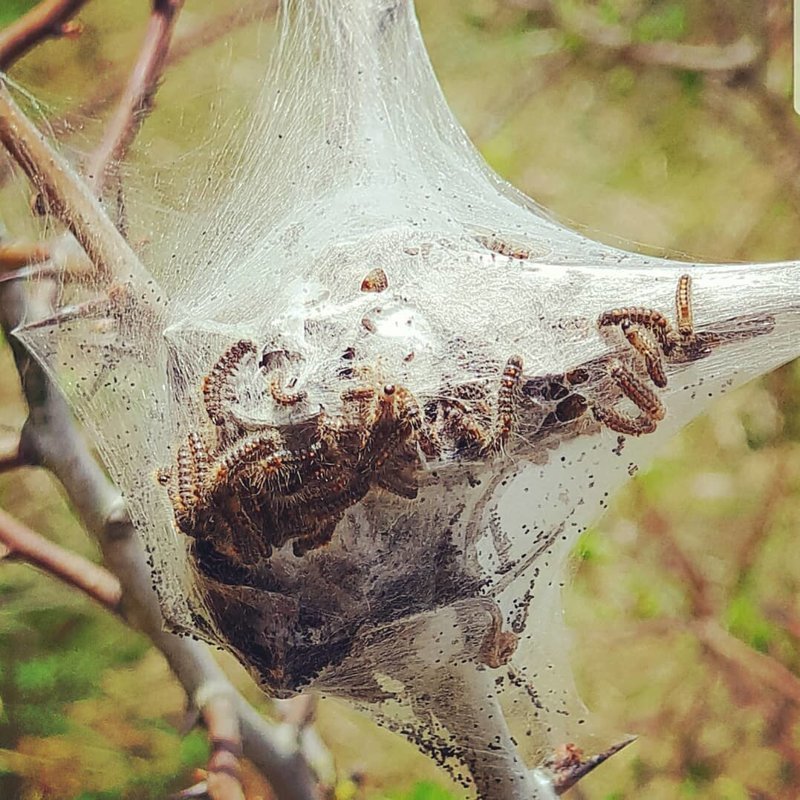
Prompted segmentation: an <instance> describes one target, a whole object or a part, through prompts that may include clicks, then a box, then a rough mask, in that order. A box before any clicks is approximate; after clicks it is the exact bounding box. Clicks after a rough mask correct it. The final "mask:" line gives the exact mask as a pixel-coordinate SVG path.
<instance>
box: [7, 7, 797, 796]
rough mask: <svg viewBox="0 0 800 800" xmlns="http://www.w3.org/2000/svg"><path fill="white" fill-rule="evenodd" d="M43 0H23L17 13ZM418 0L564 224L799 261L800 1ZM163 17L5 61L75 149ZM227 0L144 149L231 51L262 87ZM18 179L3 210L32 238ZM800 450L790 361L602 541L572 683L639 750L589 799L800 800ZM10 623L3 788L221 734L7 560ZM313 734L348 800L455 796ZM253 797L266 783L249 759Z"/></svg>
mask: <svg viewBox="0 0 800 800" xmlns="http://www.w3.org/2000/svg"><path fill="white" fill-rule="evenodd" d="M32 5H34V3H33V2H29V0H4V2H3V3H2V6H1V7H0V25H8V24H10V23H12V22H13V21H14V20H15V19H17V18H18V17H19V15H20V14H22V13H23V12H25V11H26V10H28V9H29V8H30V7H31V6H32ZM240 5H243V6H244V5H245V4H244V3H242V4H240ZM417 10H418V14H419V17H420V21H421V24H422V29H423V33H424V36H425V39H426V42H427V44H428V47H429V50H430V53H431V58H432V60H433V63H434V67H435V69H436V71H437V74H438V76H439V79H440V81H441V82H442V84H443V86H444V90H445V94H446V96H447V97H448V99H449V101H450V103H451V105H452V106H453V108H454V110H455V113H456V115H457V116H458V118H459V119H460V120H461V121H462V123H463V124H464V125H465V127H466V128H467V130H468V132H469V134H470V135H471V137H472V138H473V141H475V143H476V144H477V145H478V147H479V148H480V149H481V151H482V153H483V154H484V156H485V157H486V158H487V160H488V161H489V162H490V164H491V165H492V166H493V167H494V168H495V169H496V170H497V171H498V172H500V173H501V174H502V175H504V176H505V177H506V178H508V179H509V180H510V181H512V182H513V183H515V184H516V185H517V186H519V187H520V188H521V189H522V190H523V191H525V192H526V193H528V194H530V195H531V196H533V197H534V198H536V199H537V200H538V201H539V202H540V203H541V204H542V205H544V206H545V207H547V208H549V209H552V210H553V212H554V213H555V214H556V215H558V216H559V217H560V218H561V219H564V220H569V221H570V222H571V223H572V224H573V225H575V226H577V227H579V228H581V229H583V230H584V231H585V232H589V233H590V234H591V235H593V236H595V237H596V238H600V239H603V240H605V241H608V242H611V243H614V244H620V243H627V245H626V246H628V247H632V248H640V249H641V248H652V249H654V250H656V251H657V252H660V253H667V254H670V255H672V256H673V257H680V255H681V254H686V257H687V258H688V257H691V258H696V259H703V260H718V261H725V260H728V261H732V260H735V261H745V260H779V259H788V258H796V257H797V256H798V254H799V253H800V225H798V217H799V216H800V128H798V125H797V121H796V119H795V115H794V112H793V110H792V105H791V54H792V40H791V25H792V18H791V5H790V3H789V2H788V0H785V1H784V2H777V1H776V0H761V1H760V2H757V3H753V2H750V0H596V1H591V0H417ZM148 13H149V7H148V4H147V3H146V2H144V0H142V2H138V0H125V2H123V3H113V4H112V3H107V2H102V1H101V0H95V2H91V3H88V4H87V5H86V7H85V8H84V9H83V10H82V11H81V13H80V16H79V20H80V23H81V27H82V31H81V32H80V35H77V31H76V32H75V33H76V35H75V36H68V37H63V38H60V39H57V40H53V41H48V42H46V43H44V44H43V45H41V46H40V47H38V48H36V49H35V50H34V51H32V52H31V53H30V54H29V55H27V56H26V57H25V58H24V59H22V60H21V61H20V62H19V63H18V64H17V65H16V66H15V68H14V70H13V71H12V73H11V74H12V76H13V77H14V78H15V79H16V80H17V81H19V82H20V83H21V84H22V85H23V86H26V87H30V88H31V89H32V91H34V92H35V93H36V95H37V97H38V98H40V100H41V102H42V103H43V104H44V106H46V107H47V116H49V117H52V118H53V119H57V120H60V122H54V123H53V124H54V130H55V132H56V133H58V134H59V135H60V136H62V137H64V138H65V141H66V142H68V144H69V146H70V147H72V148H75V150H76V151H80V150H81V149H90V144H89V143H91V142H92V141H93V134H95V133H96V131H97V130H98V129H99V128H98V125H97V122H96V120H97V119H98V118H101V117H102V116H103V114H105V113H106V112H107V109H108V106H109V102H108V99H113V98H114V97H115V95H116V94H117V93H118V89H119V86H120V84H121V80H122V78H123V77H124V75H125V73H126V69H128V68H129V66H130V63H131V61H132V60H133V58H134V57H135V54H136V52H137V49H138V47H139V44H140V40H141V36H142V30H143V28H144V26H145V24H146V20H147V17H148ZM219 13H221V12H220V9H219V6H218V5H217V4H215V3H213V2H212V0H202V2H201V1H200V0H189V2H188V3H187V5H186V8H185V10H184V13H183V15H182V17H181V20H180V24H179V27H178V31H177V34H176V37H177V38H176V45H175V48H174V52H178V53H181V52H182V51H181V47H182V46H183V47H184V51H185V52H184V56H182V57H181V58H182V59H183V58H184V57H185V58H187V59H188V62H189V64H191V63H194V65H195V66H194V68H193V69H194V73H193V72H192V71H191V69H192V68H191V67H190V66H187V63H186V62H185V61H181V62H180V63H176V64H175V65H174V66H173V67H171V68H170V71H168V72H167V81H166V82H165V85H164V87H163V90H162V93H161V94H160V95H159V98H160V99H159V103H160V105H161V106H162V108H163V110H164V113H163V114H159V113H156V114H154V116H153V117H152V119H151V120H148V122H147V123H146V125H145V130H144V131H143V136H146V137H149V141H152V140H154V139H156V138H158V136H159V135H160V132H161V131H162V130H163V129H164V127H165V126H167V125H168V122H169V109H170V106H171V105H172V103H173V102H174V101H175V99H176V98H179V97H181V95H182V94H183V95H187V94H188V95H189V97H188V100H185V102H187V103H190V104H191V103H195V104H198V105H202V104H207V102H208V99H207V97H206V96H205V95H204V94H203V92H202V91H201V89H200V88H198V84H201V83H203V80H204V79H203V76H199V77H198V76H197V74H196V73H197V70H196V67H197V63H198V60H199V63H202V64H206V65H209V64H211V63H216V62H219V61H221V62H224V64H225V65H228V64H229V63H231V55H230V54H231V51H232V50H235V52H236V62H235V63H236V65H237V67H236V68H237V70H241V71H242V74H243V76H244V78H243V79H244V80H246V79H247V77H248V76H249V75H250V74H255V72H254V71H253V70H254V69H255V67H254V65H253V64H252V63H249V62H248V58H250V59H251V60H252V53H253V52H255V48H257V47H261V48H263V47H269V44H270V39H269V37H268V36H267V35H263V34H262V35H261V36H254V35H252V34H251V33H249V32H248V31H247V30H246V29H237V30H229V31H228V32H227V35H223V34H225V31H226V29H225V25H224V24H217V25H216V27H215V25H214V23H213V20H214V18H215V15H218V14H219ZM209 22H210V23H211V25H210V27H207V25H208V23H209ZM226 24H227V23H226ZM198 31H199V32H203V31H205V36H201V35H200V33H198ZM192 37H194V38H192ZM203 85H205V84H204V83H203ZM187 87H189V88H187ZM159 126H162V128H159ZM133 163H134V164H135V154H134V162H133ZM15 191H16V195H15V194H13V193H12V194H9V192H8V191H7V192H6V193H5V194H4V195H3V196H2V197H3V201H2V202H3V203H4V206H3V209H2V211H3V218H4V222H5V224H6V226H7V227H8V228H9V230H13V231H14V232H15V233H16V232H17V231H19V230H24V222H23V221H22V216H21V215H20V216H15V214H17V213H18V212H16V211H14V210H13V209H12V200H16V199H18V196H19V189H18V188H17V189H16V190H15ZM16 205H18V204H16ZM16 205H15V206H14V207H15V208H16ZM0 359H2V360H0V374H1V375H2V376H3V379H2V380H0V408H2V425H3V431H2V432H3V433H7V434H8V435H9V436H13V434H14V432H15V431H18V430H19V428H20V427H21V425H22V423H23V422H24V419H25V414H26V409H25V406H24V404H23V402H22V400H21V397H20V393H19V388H18V384H17V378H16V372H15V370H14V366H13V362H12V359H11V355H10V352H9V349H8V348H7V347H4V348H3V350H2V351H1V352H0ZM799 438H800V367H798V365H797V364H790V365H787V366H786V367H784V368H783V369H781V370H779V371H778V372H776V373H774V374H773V375H771V376H770V377H769V378H768V379H766V380H765V381H763V382H760V383H758V384H752V385H749V386H747V387H745V388H743V389H742V390H740V391H738V392H736V393H735V394H733V395H732V396H730V397H729V398H727V399H726V400H723V401H722V402H717V403H716V404H715V406H714V407H713V409H712V411H711V413H710V414H708V415H706V416H705V417H704V418H702V419H700V420H698V421H697V422H696V423H695V424H694V425H692V426H691V427H690V428H689V429H688V430H687V431H685V432H684V433H683V435H681V436H680V437H679V438H678V439H677V440H675V441H674V442H673V443H672V444H671V446H670V447H669V449H668V450H667V452H665V453H662V454H661V457H660V458H659V460H658V461H657V462H655V464H654V465H653V466H652V467H651V468H650V469H649V470H648V471H647V472H646V473H644V474H640V475H639V476H637V478H636V480H635V481H634V482H633V483H632V484H631V485H630V486H629V487H628V488H627V490H626V491H625V492H623V493H622V494H621V495H620V496H619V497H618V498H617V500H616V502H615V504H614V507H613V509H612V511H611V512H610V513H608V514H607V515H606V516H605V518H604V519H603V521H602V522H601V523H600V524H599V525H598V526H597V527H596V528H595V529H593V530H591V531H589V532H588V533H587V534H586V535H585V536H584V538H583V540H582V542H581V544H580V546H579V547H578V549H577V552H576V559H575V560H576V571H575V578H574V580H573V583H572V586H571V587H570V589H569V591H568V592H567V594H566V597H565V606H566V613H567V616H568V619H569V621H570V623H571V625H572V628H573V630H574V633H575V658H574V661H575V666H576V670H577V672H578V676H579V685H580V686H581V689H582V694H583V696H584V698H585V700H586V702H587V704H588V705H589V706H590V708H591V709H592V710H593V711H594V712H595V714H596V715H597V717H598V718H600V720H601V721H602V724H603V726H604V727H606V728H608V729H611V730H617V731H619V732H634V733H638V734H639V735H640V739H639V741H638V742H637V743H636V744H635V745H633V746H632V747H630V748H628V750H626V751H624V752H623V753H621V754H620V755H618V756H616V757H615V758H614V759H612V760H611V761H610V762H609V763H608V764H607V765H606V766H604V767H603V768H602V769H600V770H598V771H597V772H596V773H594V774H593V775H592V776H590V777H589V778H587V779H586V780H585V781H584V782H582V783H581V784H579V786H578V787H577V788H575V789H573V790H572V796H573V797H576V798H578V797H582V798H592V799H593V800H594V799H597V800H599V799H600V798H603V799H604V800H611V799H612V798H634V797H647V798H648V799H649V800H658V799H659V798H669V799H670V800H672V799H673V798H683V797H687V798H688V797H692V798H720V800H722V799H725V800H737V799H738V798H773V797H774V798H789V797H796V796H800V750H799V749H798V742H800V739H799V738H798V734H800V730H798V710H799V706H800V677H798V670H800V648H799V647H798V645H799V643H800V605H799V604H798V591H797V590H798V585H800V556H799V555H798V551H797V548H795V547H793V546H792V537H793V533H794V527H795V520H797V519H798V512H800V444H799V443H798V439H799ZM0 506H2V508H4V509H6V510H8V511H9V512H11V513H13V514H14V515H15V516H16V517H17V518H19V519H21V520H22V521H24V522H25V523H27V524H28V525H30V526H31V527H32V528H35V529H37V530H38V531H40V532H41V533H43V534H45V535H46V536H47V537H48V538H51V539H52V540H54V541H56V542H58V543H60V544H62V545H64V546H65V547H67V548H69V549H71V550H75V551H77V552H79V553H81V554H82V555H84V556H86V557H88V558H91V559H94V560H97V559H98V554H97V552H96V550H95V547H94V545H93V544H92V542H91V541H90V540H89V539H88V538H87V537H86V535H85V534H84V533H83V531H82V529H81V527H80V526H79V524H78V523H77V522H76V520H75V519H74V517H73V516H72V514H71V512H70V508H69V505H68V504H67V503H66V502H65V500H64V498H63V496H62V494H61V492H60V491H59V489H58V486H57V484H56V483H55V482H54V481H53V480H52V479H51V478H50V477H49V476H48V474H46V473H45V472H44V471H40V470H35V469H24V470H14V471H8V472H6V473H4V474H2V475H0ZM0 614H1V615H2V617H0V702H1V703H2V705H1V706H0V797H1V798H15V799H16V798H26V799H28V798H30V799H31V800H32V799H33V798H42V800H44V799H45V798H47V799H48V800H49V798H81V799H82V800H90V799H92V800H94V799H95V798H96V799H97V800H100V799H101V798H102V800H112V798H126V799H127V798H131V799H132V798H136V799H137V800H138V799H139V798H141V799H142V800H144V799H145V798H147V799H149V798H153V799H155V798H163V797H164V796H165V795H167V794H169V793H170V792H174V791H178V790H180V789H182V788H184V787H186V786H188V785H189V784H191V783H192V781H193V776H192V773H193V770H195V769H196V768H198V767H201V766H203V765H204V764H205V762H206V760H207V758H208V744H207V743H206V738H205V736H204V735H203V734H202V733H201V732H197V731H194V732H192V733H190V734H188V735H182V733H181V731H182V729H183V728H184V727H185V721H184V702H185V701H184V695H183V692H182V691H181V688H180V686H179V685H178V683H177V682H176V681H175V680H174V679H173V678H172V676H171V673H170V671H169V669H168V667H167V665H166V663H165V662H164V660H163V658H162V657H161V656H160V655H159V654H158V653H157V652H156V651H155V650H153V649H152V648H151V647H150V646H149V644H148V642H147V640H146V639H144V638H143V637H140V636H138V635H135V634H133V633H131V631H130V630H129V629H128V628H126V627H125V626H124V625H123V624H122V623H120V622H118V621H117V620H116V619H115V618H113V617H112V616H110V615H109V614H108V613H107V612H105V611H103V610H102V609H99V608H98V607H97V606H95V605H94V604H92V603H91V601H89V600H88V599H86V598H85V597H84V596H82V595H81V594H79V593H77V592H75V591H72V590H70V589H67V588H65V587H64V586H62V585H61V584H58V583H55V582H54V581H53V580H52V578H50V577H48V576H46V575H43V574H40V573H38V572H35V571H34V570H32V569H31V568H30V567H28V566H26V565H23V564H18V563H14V562H13V561H12V560H6V561H5V562H2V561H0ZM225 663H226V667H227V668H229V669H230V670H231V671H232V674H234V675H235V677H236V680H237V682H238V683H239V685H241V686H243V687H244V690H245V692H246V693H247V695H248V697H249V698H250V699H251V700H252V701H253V702H254V703H255V704H256V705H257V706H259V707H260V708H262V709H263V711H264V713H267V714H274V712H275V709H274V708H273V707H272V706H271V705H269V704H268V703H267V702H266V701H265V700H264V699H262V698H261V697H260V696H259V693H258V692H257V691H256V690H255V689H253V687H252V686H251V685H249V683H248V681H247V679H246V678H245V677H244V676H243V675H242V673H241V671H240V670H238V668H237V667H236V666H235V665H234V664H232V663H231V662H230V660H229V659H225ZM316 725H317V729H318V730H319V732H320V734H321V736H322V739H323V740H324V741H325V742H326V743H327V745H328V746H329V747H330V749H331V751H332V753H333V755H334V757H335V761H336V765H337V771H338V776H339V783H338V788H337V792H338V795H337V796H339V797H341V798H345V797H364V798H370V799H372V798H405V799H406V800H411V798H413V799H414V800H444V799H445V798H448V797H459V796H460V795H459V793H458V791H457V790H456V789H455V788H454V787H453V786H452V785H451V784H450V783H449V782H448V780H447V777H446V776H445V775H443V774H441V773H439V772H437V771H436V770H435V768H434V767H433V766H431V765H430V764H429V763H428V762H427V761H426V760H425V759H424V758H423V757H421V756H418V755H417V754H416V753H415V751H414V750H413V749H412V748H411V747H410V746H409V745H407V744H406V743H404V742H403V741H401V740H399V739H397V738H396V737H393V736H391V735H389V734H387V733H385V732H383V731H377V730H376V729H375V728H374V726H373V725H371V724H370V723H369V722H367V721H365V720H364V719H362V718H360V717H358V716H357V715H356V714H354V713H352V712H351V711H349V710H348V709H346V708H345V707H343V706H342V705H341V704H338V703H335V702H332V701H323V702H322V703H321V704H320V707H319V709H318V715H317V723H316ZM351 776H356V777H357V779H356V780H350V779H349V778H350V777H351ZM247 788H248V793H249V795H250V796H253V797H257V796H264V797H266V796H269V790H268V788H267V787H266V786H265V785H264V784H263V782H259V780H258V779H257V778H256V776H255V775H251V774H250V773H248V783H247Z"/></svg>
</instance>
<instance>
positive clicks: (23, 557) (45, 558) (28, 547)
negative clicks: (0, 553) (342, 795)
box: [0, 509, 122, 614]
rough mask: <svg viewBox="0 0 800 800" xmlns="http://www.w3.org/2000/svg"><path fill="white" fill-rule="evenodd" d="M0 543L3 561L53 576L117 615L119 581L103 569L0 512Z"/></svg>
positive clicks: (120, 593)
mask: <svg viewBox="0 0 800 800" xmlns="http://www.w3.org/2000/svg"><path fill="white" fill-rule="evenodd" d="M0 542H2V543H3V544H4V545H5V547H6V550H7V553H6V556H5V557H6V558H12V559H15V560H17V559H18V560H20V561H24V562H25V563H27V564H30V565H31V566H33V567H38V568H39V569H41V570H44V571H45V572H47V573H49V574H50V575H53V576H55V577H56V578H58V579H59V580H62V581H64V583H67V584H69V585H71V586H74V587H75V588H76V589H80V590H81V591H82V592H83V593H84V594H86V595H88V596H89V597H91V598H92V599H93V600H95V601H97V602H98V603H100V605H102V606H103V607H104V608H105V609H106V610H107V611H111V612H113V613H115V614H118V613H119V604H120V599H121V597H122V589H121V588H120V583H119V581H118V580H117V579H116V578H115V577H114V576H113V575H112V574H111V573H110V572H109V571H108V570H107V569H104V568H103V567H101V566H99V565H97V564H93V563H92V562H91V561H89V560H88V559H86V558H83V556H80V555H78V554H77V553H72V552H70V551H69V550H65V549H64V548H63V547H59V545H57V544H55V543H54V542H51V541H50V540H49V539H45V537H44V536H42V535H41V534H39V533H36V532H35V531H33V530H31V529H30V528H28V527H27V526H26V525H23V524H22V523H21V522H20V521H19V520H16V519H14V517H12V516H11V515H10V514H7V513H6V512H5V511H3V510H2V509H0Z"/></svg>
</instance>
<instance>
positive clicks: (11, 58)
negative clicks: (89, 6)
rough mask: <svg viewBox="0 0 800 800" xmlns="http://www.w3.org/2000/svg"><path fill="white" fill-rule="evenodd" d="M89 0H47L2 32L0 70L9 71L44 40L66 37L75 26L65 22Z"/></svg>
mask: <svg viewBox="0 0 800 800" xmlns="http://www.w3.org/2000/svg"><path fill="white" fill-rule="evenodd" d="M86 2H87V0H44V2H42V3H39V4H38V5H36V6H34V7H33V8H32V9H31V10H30V11H29V12H28V13H27V14H25V15H23V16H22V17H20V18H19V19H18V20H17V21H16V22H12V23H11V25H9V26H8V27H7V28H4V29H3V30H2V31H0V71H3V72H4V71H6V70H7V69H8V68H9V67H10V66H11V65H12V64H13V63H14V62H15V61H17V60H18V59H19V58H21V57H22V56H23V55H25V53H27V52H28V50H30V49H31V48H32V47H35V46H36V45H37V44H39V43H40V42H41V41H42V40H43V39H48V38H51V37H54V36H55V37H57V36H65V35H68V34H70V33H72V31H73V30H74V29H70V28H69V27H67V28H66V29H65V25H66V24H67V23H68V22H69V20H70V19H71V18H72V17H74V16H75V14H77V13H78V11H80V9H81V7H82V6H84V5H85V4H86Z"/></svg>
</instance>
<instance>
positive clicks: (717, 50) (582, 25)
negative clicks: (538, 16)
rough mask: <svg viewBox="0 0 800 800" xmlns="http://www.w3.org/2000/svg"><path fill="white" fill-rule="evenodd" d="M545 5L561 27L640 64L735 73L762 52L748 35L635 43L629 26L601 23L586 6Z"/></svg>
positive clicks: (553, 0)
mask: <svg viewBox="0 0 800 800" xmlns="http://www.w3.org/2000/svg"><path fill="white" fill-rule="evenodd" d="M547 5H548V6H549V9H550V13H551V14H552V17H553V19H554V20H555V23H556V25H557V26H558V27H559V28H560V29H561V30H564V31H567V32H568V33H571V34H574V35H576V36H580V37H581V38H582V39H585V40H586V41H587V42H589V43H590V44H593V45H596V46H597V47H602V48H603V49H605V50H611V51H616V52H617V53H619V54H620V55H621V56H622V57H623V58H628V59H629V60H631V61H637V62H639V63H642V64H651V65H658V66H662V67H673V68H676V69H686V70H692V71H696V72H732V71H737V72H738V71H742V70H748V69H752V68H754V67H755V66H756V65H757V64H758V62H759V57H760V55H761V51H760V49H759V47H758V46H757V45H756V43H755V42H754V41H753V39H752V38H751V37H750V36H747V35H744V36H741V37H740V38H739V39H737V40H736V41H735V42H731V43H730V44H723V45H717V44H710V45H695V44H684V43H682V42H669V41H660V42H636V41H635V40H634V37H633V32H632V31H631V29H630V28H628V27H625V26H623V25H618V24H610V23H607V22H604V21H603V20H601V19H600V16H599V15H598V14H597V13H596V12H595V11H594V10H592V9H590V8H589V7H588V6H585V5H574V4H566V3H563V2H560V1H559V0H548V2H547Z"/></svg>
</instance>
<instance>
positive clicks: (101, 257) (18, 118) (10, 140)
mask: <svg viewBox="0 0 800 800" xmlns="http://www.w3.org/2000/svg"><path fill="white" fill-rule="evenodd" d="M0 142H1V143H2V144H3V145H4V146H5V147H6V149H7V150H8V152H9V153H10V154H11V156H12V157H13V158H14V160H15V161H16V162H17V164H19V166H20V167H21V168H22V170H23V171H24V172H25V174H26V175H27V176H28V178H29V180H30V181H31V183H32V184H33V185H34V187H35V188H36V189H37V191H38V192H39V193H40V195H41V196H42V198H43V200H44V202H45V203H46V205H47V208H48V209H49V211H50V212H51V213H53V214H54V215H55V216H56V217H57V218H58V219H59V220H60V221H61V222H62V223H63V224H64V225H65V226H66V227H67V228H68V229H69V231H70V232H71V233H72V234H73V236H75V238H76V239H77V240H78V242H79V243H80V245H81V247H83V249H84V250H85V251H86V254H87V255H88V256H89V258H90V259H91V260H92V263H93V264H94V266H95V269H96V270H97V273H98V277H102V276H107V277H108V278H109V279H112V278H113V279H115V280H116V281H118V282H126V281H133V282H134V283H135V284H136V285H137V287H140V288H141V289H142V291H144V292H146V293H147V297H146V298H145V297H140V298H139V300H140V302H147V303H148V304H151V305H153V306H159V305H160V301H159V300H158V294H159V293H158V287H157V286H155V285H154V284H153V281H152V279H151V277H150V275H149V273H148V272H147V271H146V270H145V268H144V267H143V266H142V264H141V263H140V262H139V259H138V258H137V257H136V254H135V253H134V252H133V250H131V248H130V246H129V245H128V243H127V242H126V241H125V239H123V237H122V236H121V235H120V233H119V231H117V229H116V228H115V227H114V225H113V223H112V222H111V220H110V219H109V218H108V217H107V216H106V215H105V213H104V212H103V210H102V208H101V207H100V204H99V203H98V201H97V200H96V199H95V198H94V197H93V196H92V193H91V192H90V191H89V189H88V187H87V186H86V185H85V184H84V183H83V181H81V179H80V178H79V177H78V176H77V175H76V174H75V172H74V171H73V170H72V167H70V165H69V164H68V163H67V162H66V160H65V159H64V158H62V157H61V156H60V155H59V154H58V153H57V152H56V151H55V150H54V149H53V148H52V147H51V146H50V145H49V144H48V142H47V141H46V140H45V138H44V136H42V134H41V132H40V131H39V130H38V129H37V128H36V126H35V125H33V123H32V122H31V121H30V120H29V119H28V118H27V117H26V116H25V115H24V114H23V113H22V111H21V110H20V108H19V106H18V105H17V104H16V103H15V102H14V98H13V97H12V96H11V93H10V92H9V90H8V87H7V85H6V83H5V81H4V80H3V79H2V77H0Z"/></svg>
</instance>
